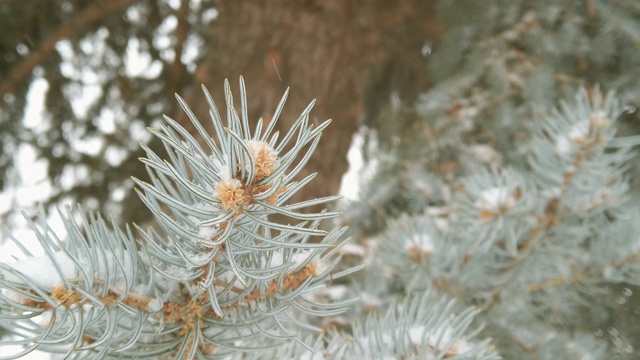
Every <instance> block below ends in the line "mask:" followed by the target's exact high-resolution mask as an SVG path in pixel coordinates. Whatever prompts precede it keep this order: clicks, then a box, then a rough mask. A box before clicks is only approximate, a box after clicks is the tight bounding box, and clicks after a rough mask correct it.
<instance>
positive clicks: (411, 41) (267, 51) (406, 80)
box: [176, 0, 440, 211]
mask: <svg viewBox="0 0 640 360" xmlns="http://www.w3.org/2000/svg"><path fill="white" fill-rule="evenodd" d="M433 8H434V6H433V3H432V1H414V0H403V1H398V2H393V3H389V2H387V1H384V0H367V1H359V2H353V1H286V0H276V1H232V0H228V1H221V2H219V3H218V6H217V10H218V11H219V14H218V18H217V19H216V21H215V22H214V25H213V29H212V32H211V37H210V39H209V44H208V48H207V56H206V58H205V60H204V61H203V63H202V64H201V65H200V66H199V68H198V69H197V73H196V81H195V83H194V85H198V86H197V87H196V86H194V87H193V88H191V89H190V90H189V91H188V92H187V94H185V98H186V100H187V103H188V104H190V105H191V106H192V109H193V110H194V112H195V113H196V115H197V116H198V118H199V119H201V120H202V119H208V117H209V115H208V107H207V104H206V102H205V100H204V97H203V96H202V95H201V94H200V89H199V84H200V83H202V84H205V85H206V86H207V87H208V88H209V90H210V91H211V92H212V95H213V97H214V99H215V101H216V104H217V105H218V106H220V107H222V106H223V105H224V100H223V99H224V93H223V91H222V82H223V80H224V79H225V78H228V79H229V81H230V82H231V84H232V87H233V88H234V93H236V98H238V95H237V93H238V86H237V80H238V77H239V76H240V75H242V76H243V77H244V79H245V82H246V84H247V88H248V100H249V115H250V121H251V122H252V123H253V124H255V121H257V119H258V118H260V117H262V118H264V120H265V122H266V123H268V121H269V120H270V119H271V117H272V115H273V112H274V110H275V108H276V106H277V104H278V101H279V99H280V97H281V96H282V94H283V93H284V91H285V89H286V88H287V86H290V95H289V100H288V101H287V106H285V110H284V112H283V114H282V115H281V117H280V119H279V121H278V126H277V127H276V130H280V132H281V134H282V133H283V131H285V130H286V129H288V128H289V127H290V126H291V125H292V123H293V122H294V121H295V120H296V119H297V117H298V115H299V114H300V113H301V112H302V110H303V109H304V108H305V107H306V106H307V105H308V103H309V102H310V101H311V100H312V99H314V98H317V103H316V106H315V109H314V111H313V112H312V113H311V121H313V122H315V123H320V122H322V121H324V120H325V119H327V118H332V119H333V123H332V124H331V125H330V126H329V128H328V129H327V130H325V132H324V135H323V138H322V140H321V141H320V145H319V147H318V149H317V150H316V152H315V154H314V156H313V157H312V158H311V160H310V162H309V165H308V166H307V167H306V173H304V174H301V175H302V176H306V175H308V174H309V173H312V172H317V173H318V175H317V177H316V178H315V180H314V181H312V182H311V183H310V184H309V185H307V186H306V188H305V189H303V190H302V191H300V192H299V193H298V194H297V195H296V196H295V197H294V198H292V199H291V200H289V201H290V202H291V203H293V202H297V201H300V200H303V199H311V198H314V197H322V196H327V195H332V194H336V193H338V191H339V187H340V181H341V178H342V175H343V174H344V173H345V172H346V170H347V168H348V163H347V159H346V154H347V151H348V149H349V146H350V144H351V139H352V136H353V134H354V132H355V131H356V130H357V128H358V126H359V124H360V121H361V120H362V118H363V116H364V114H365V110H367V109H365V104H367V106H368V107H371V106H369V105H370V103H372V101H366V99H365V98H366V97H367V94H370V93H375V94H380V93H381V92H382V93H385V94H386V96H387V98H386V99H388V94H389V93H390V92H392V91H397V92H400V93H401V94H404V93H407V91H406V90H407V89H412V90H411V91H410V92H411V93H412V94H413V95H411V94H407V95H408V97H412V96H414V95H415V93H416V91H417V89H420V90H421V91H424V90H425V88H426V84H427V82H428V81H427V79H426V75H425V74H426V69H425V67H424V63H425V59H424V56H423V55H422V54H421V51H420V50H421V47H422V44H424V42H426V41H437V39H438V38H439V34H440V28H439V26H438V25H437V24H436V23H435V22H434V19H433ZM394 69H395V70H394ZM397 69H401V71H397ZM374 75H375V76H374ZM398 76H401V77H402V79H401V81H400V82H402V84H397V81H396V82H395V83H394V80H393V79H391V78H394V77H398ZM372 77H373V78H374V81H371V78H372ZM396 80H397V79H396ZM380 85H382V86H383V87H386V89H382V90H380V89H376V90H375V91H370V90H368V87H369V86H378V87H379V86H380ZM386 99H384V98H383V100H382V101H386ZM409 101H411V99H410V100H409ZM377 102H378V101H377V99H376V101H373V104H374V107H375V106H377V105H376V103H377ZM368 110H372V109H368ZM223 116H224V115H223ZM176 117H177V119H178V121H180V122H181V123H182V124H183V125H184V126H185V127H187V128H188V127H189V126H190V124H189V121H188V120H187V119H186V118H185V116H184V115H182V114H176ZM312 210H314V211H317V210H319V209H312Z"/></svg>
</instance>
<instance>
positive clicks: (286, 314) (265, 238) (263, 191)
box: [0, 78, 360, 359]
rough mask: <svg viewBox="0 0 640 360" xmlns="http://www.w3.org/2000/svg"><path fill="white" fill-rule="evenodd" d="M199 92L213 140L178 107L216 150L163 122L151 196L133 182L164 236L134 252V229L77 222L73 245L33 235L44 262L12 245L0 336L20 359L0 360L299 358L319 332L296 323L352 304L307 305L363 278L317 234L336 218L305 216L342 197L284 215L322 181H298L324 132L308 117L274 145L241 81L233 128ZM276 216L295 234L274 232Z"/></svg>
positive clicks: (144, 233) (71, 224) (150, 164)
mask: <svg viewBox="0 0 640 360" xmlns="http://www.w3.org/2000/svg"><path fill="white" fill-rule="evenodd" d="M203 90H204V93H205V97H206V98H207V100H208V102H209V104H210V106H211V112H210V115H211V120H212V122H213V128H214V129H215V131H216V135H217V138H216V139H215V140H214V138H213V137H212V136H210V135H209V134H208V133H207V132H206V131H205V130H204V127H203V126H202V125H201V124H200V122H199V120H198V119H196V118H195V116H194V115H193V113H192V112H191V110H190V109H189V107H188V106H187V105H186V103H185V102H184V101H183V100H182V99H181V98H180V97H179V96H176V97H177V99H178V103H179V104H180V106H181V107H182V108H183V109H184V111H185V113H186V114H187V117H188V118H189V119H190V120H191V121H192V123H193V125H194V128H195V129H196V130H197V132H198V134H199V135H200V136H202V137H203V138H204V142H205V144H206V145H207V147H208V148H207V149H206V150H205V149H203V148H201V147H200V146H199V145H198V142H197V140H196V139H195V138H194V137H193V135H191V134H189V133H188V132H187V131H186V130H185V129H184V128H183V127H182V126H181V125H179V124H178V123H177V122H175V121H174V120H172V119H170V118H168V117H165V121H166V122H165V124H164V125H162V126H160V128H159V129H150V131H151V132H152V133H153V134H154V135H155V136H157V137H158V138H160V140H161V141H162V142H163V144H164V146H165V149H166V150H167V153H166V160H165V159H163V157H161V156H159V155H157V154H156V153H154V152H153V151H152V150H151V149H148V148H145V150H146V152H147V157H146V158H144V159H141V161H142V163H143V164H145V166H146V167H147V170H148V172H149V178H150V183H147V182H144V181H141V180H139V179H134V181H135V183H136V184H137V185H138V189H137V191H138V194H139V195H140V197H141V199H142V200H143V202H144V203H145V205H146V206H147V207H148V208H149V210H151V213H152V214H153V215H154V216H155V218H156V221H157V223H158V225H159V229H154V228H150V229H147V230H145V229H140V228H138V227H136V229H137V235H138V237H137V238H136V237H134V234H133V232H132V231H131V230H130V228H129V227H127V228H126V230H125V231H122V230H120V229H119V228H118V227H117V226H115V225H114V224H111V225H107V223H106V222H105V221H103V220H102V218H101V217H100V216H99V215H94V214H87V213H85V212H84V211H83V210H81V209H77V210H73V211H72V210H71V209H68V210H67V212H66V213H65V214H64V216H62V218H63V219H64V224H65V227H66V234H67V235H66V238H65V239H61V238H59V237H58V235H56V234H55V233H54V232H53V231H52V230H51V228H49V227H48V226H47V224H46V223H44V222H43V223H42V224H37V223H34V222H31V223H30V225H31V228H32V229H33V231H34V232H36V234H37V235H38V239H39V241H40V245H41V247H42V249H43V250H44V255H43V256H41V257H34V256H33V255H32V254H31V253H30V252H29V251H28V250H27V249H26V248H24V247H22V246H21V245H20V242H19V241H18V240H16V239H13V240H14V241H15V242H16V243H17V244H18V245H19V247H20V248H22V249H23V250H24V251H23V252H24V259H22V260H20V261H18V262H16V263H13V264H4V263H0V286H1V287H2V293H0V314H1V316H2V317H3V320H2V321H0V326H2V327H3V328H5V329H6V330H7V331H9V332H10V333H12V334H14V335H15V337H13V338H11V339H7V340H5V341H3V342H2V344H5V345H7V344H15V345H21V346H23V347H24V348H25V350H24V351H23V352H20V353H19V354H13V355H10V356H8V357H4V358H6V359H15V358H18V357H20V356H23V355H24V354H26V353H28V352H30V351H33V350H35V349H39V350H43V351H49V352H53V353H60V354H62V355H63V357H65V358H81V357H86V356H91V357H92V358H98V359H100V358H155V357H157V356H159V355H169V356H171V357H174V358H177V359H194V358H203V357H217V356H225V354H229V353H246V352H250V351H251V350H263V349H265V348H268V347H273V346H277V345H281V344H283V343H286V342H287V341H294V342H298V343H301V344H302V342H301V340H300V339H298V335H297V332H298V330H296V329H307V328H309V327H311V328H313V326H310V325H307V324H304V322H303V321H300V320H296V319H295V318H296V317H299V316H300V314H304V317H313V316H335V315H337V314H340V313H341V312H343V311H344V310H345V309H346V308H347V307H348V306H349V305H350V304H352V303H353V302H354V301H356V300H357V299H349V300H342V301H329V302H326V301H325V302H321V301H318V300H314V298H313V296H312V295H313V294H314V293H316V292H318V291H322V290H323V289H325V282H326V281H327V280H328V279H329V278H331V279H338V278H341V277H343V276H347V275H349V274H351V273H352V272H354V271H357V270H358V269H359V268H360V267H353V268H349V269H346V270H345V269H343V270H340V271H334V268H335V267H336V265H337V264H338V262H339V260H340V254H339V250H340V248H342V247H343V246H344V245H345V244H346V243H347V240H345V239H344V237H343V235H344V233H345V229H344V228H336V229H334V230H331V231H325V230H322V229H321V228H320V225H321V222H322V220H325V219H329V218H332V217H335V216H336V215H337V214H338V213H336V212H329V211H322V212H320V213H312V214H307V213H301V212H299V210H300V209H302V208H305V207H308V206H315V205H318V204H326V203H328V202H331V201H334V200H336V199H337V198H338V197H335V196H331V197H324V198H319V199H312V200H307V201H303V202H299V203H294V204H288V203H287V200H288V199H289V198H290V197H291V195H293V194H294V193H295V192H296V191H298V190H300V189H301V188H302V187H303V186H304V185H306V184H307V183H308V182H309V181H311V180H312V179H313V177H314V175H313V174H312V175H310V176H307V177H306V178H304V179H303V180H301V181H298V182H296V181H293V178H294V177H295V175H296V174H297V173H298V172H300V171H301V170H302V168H303V167H304V164H305V163H306V161H307V160H308V159H309V157H310V155H311V153H312V152H313V151H314V149H315V147H316V146H317V144H318V141H319V139H320V135H321V132H322V130H323V129H324V128H326V126H327V125H328V124H329V121H326V122H324V123H322V124H320V125H318V126H314V125H313V124H309V112H310V111H311V107H312V105H313V103H312V104H311V105H310V106H309V107H308V108H307V109H306V110H305V111H304V112H303V113H302V115H301V116H300V117H299V118H298V121H296V123H295V124H294V125H293V127H292V128H291V129H290V131H289V132H288V133H287V134H286V135H285V136H284V137H282V140H281V141H278V138H279V134H278V133H274V134H271V132H272V130H273V122H272V123H271V124H270V125H269V126H268V127H267V128H266V129H265V131H264V132H262V127H263V126H262V122H261V121H260V122H259V123H258V126H257V127H256V131H255V132H253V133H252V132H251V131H250V126H249V119H248V116H247V99H246V89H245V85H244V81H243V79H242V78H240V93H241V98H240V106H241V107H240V114H238V113H237V112H236V109H235V103H234V100H233V97H232V94H231V89H230V85H229V83H228V82H225V97H226V108H227V111H226V122H224V123H223V121H222V119H221V117H220V114H219V112H218V110H217V108H216V105H215V104H214V102H213V100H212V97H211V96H210V95H209V93H208V91H207V90H206V89H204V88H203ZM284 99H286V94H285V96H284V98H283V100H282V101H281V103H280V105H279V106H278V109H277V113H276V114H275V116H274V120H273V121H276V120H277V117H278V115H279V112H280V111H281V110H282V106H283V105H284ZM288 145H290V146H288ZM285 148H288V150H286V151H285V150H284V149H285ZM274 214H279V215H284V216H286V217H289V218H290V219H291V223H287V224H283V223H277V222H273V221H272V220H271V219H270V216H272V215H274ZM78 217H79V218H80V220H79V221H77V220H76V218H78ZM42 219H44V215H42ZM292 312H293V313H295V314H296V315H295V316H294V315H293V313H292ZM43 319H44V320H43ZM305 346H307V347H308V345H305Z"/></svg>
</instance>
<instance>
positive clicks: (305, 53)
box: [0, 0, 441, 223]
mask: <svg viewBox="0 0 640 360" xmlns="http://www.w3.org/2000/svg"><path fill="white" fill-rule="evenodd" d="M432 8H433V2H431V1H426V2H425V1H409V0H403V1H400V2H398V3H396V4H393V5H391V4H389V3H388V2H385V1H381V0H367V1H364V2H357V3H356V2H341V1H329V2H325V1H300V2H298V1H296V2H290V1H268V2H254V1H249V2H245V1H241V2H239V1H207V0H183V1H180V0H174V1H157V2H156V1H133V0H116V1H98V2H95V1H62V2H46V1H28V2H21V1H8V2H2V3H0V19H1V21H0V23H1V25H0V26H1V27H2V29H1V30H2V31H1V34H0V49H1V52H2V57H1V58H0V104H1V105H2V107H1V110H0V134H1V136H2V139H1V142H2V145H3V152H2V155H1V156H0V171H1V172H2V173H3V174H4V176H3V177H2V178H0V186H1V188H2V189H7V188H16V187H18V188H20V187H22V188H24V189H27V190H25V191H27V192H29V193H30V195H32V196H31V197H33V196H35V199H34V200H35V201H38V202H43V203H44V204H46V205H47V207H48V208H50V209H51V207H50V206H49V205H54V206H57V205H60V204H62V203H69V202H79V203H81V204H84V205H85V206H87V207H88V208H90V209H98V210H102V211H103V212H105V213H108V214H110V215H112V216H115V217H116V219H119V220H121V221H127V222H137V223H144V222H145V221H146V220H147V219H146V216H147V215H146V212H144V211H140V209H141V206H142V203H141V202H140V201H139V200H138V199H137V197H136V196H134V195H133V193H132V187H133V183H132V182H131V181H130V179H129V177H130V176H138V177H143V176H144V169H143V168H141V166H140V164H139V162H138V160H137V158H138V156H139V155H140V147H139V145H138V144H139V143H140V142H142V143H146V144H147V145H148V146H150V147H151V148H152V149H153V148H155V147H157V146H159V145H160V144H159V142H158V143H150V144H149V143H147V142H149V141H151V140H150V137H147V136H146V135H144V131H142V130H143V129H144V128H145V127H147V126H150V125H151V124H152V123H153V122H154V121H157V120H158V119H160V118H161V116H162V114H166V115H168V116H170V117H173V118H175V119H176V120H178V121H179V122H180V123H182V124H183V125H185V126H186V127H189V126H190V124H189V122H188V121H187V120H186V118H185V116H184V115H182V114H181V113H180V111H178V110H177V109H176V108H175V102H174V101H173V93H180V94H182V95H183V96H184V97H185V99H186V100H187V102H188V103H189V104H191V106H192V108H193V109H194V112H195V113H196V115H198V116H199V117H200V118H204V119H206V118H207V117H208V113H207V112H208V108H207V106H206V104H205V102H204V100H203V99H202V97H201V96H193V94H194V93H196V94H197V93H199V89H200V84H205V85H206V86H208V87H209V88H210V89H216V88H218V87H219V84H221V83H222V80H223V79H224V78H230V79H237V78H238V76H239V75H241V74H242V75H243V76H244V77H245V79H246V80H247V84H249V92H250V96H249V97H250V98H252V99H254V101H253V102H252V103H251V104H250V106H251V108H250V114H251V116H252V118H254V119H257V118H258V117H263V118H264V119H265V120H266V121H268V120H269V118H270V116H271V114H273V111H274V110H275V107H276V105H277V103H278V101H279V99H280V96H281V94H282V93H283V92H284V90H285V89H286V88H287V87H288V86H291V95H290V97H289V101H288V104H289V105H288V106H287V107H286V109H285V111H286V113H285V114H284V116H283V118H282V119H283V121H282V122H281V123H280V124H279V125H278V126H279V127H282V128H288V127H289V126H290V125H291V123H292V122H293V121H295V117H296V116H297V114H299V113H300V111H301V110H302V109H304V107H306V105H307V104H308V102H309V101H311V100H312V99H314V98H317V103H316V104H317V105H316V107H315V108H316V111H315V112H314V116H315V117H316V120H317V121H321V120H325V119H327V118H333V120H334V124H333V126H331V128H330V129H329V130H328V133H327V134H326V135H325V137H329V138H330V139H331V140H330V141H324V142H321V144H320V148H319V149H318V150H317V151H316V155H315V156H314V158H313V159H312V160H311V164H310V166H309V167H308V171H309V172H318V173H319V176H318V178H317V179H316V180H315V181H314V182H313V183H312V184H311V185H310V186H309V187H308V188H307V190H306V191H308V193H300V194H299V195H298V196H300V197H301V198H308V197H309V194H312V196H318V197H320V196H326V195H329V194H334V193H337V192H338V189H339V186H340V180H341V177H342V174H343V173H344V172H345V171H346V170H347V167H348V164H347V160H346V153H347V150H348V149H349V146H350V144H351V139H352V136H353V134H354V132H355V131H356V130H357V128H358V126H359V124H360V123H361V122H362V120H363V119H364V118H365V117H375V114H376V113H377V112H378V111H379V109H380V106H381V104H383V103H384V102H385V101H386V100H387V99H388V97H389V96H388V95H389V94H390V93H392V92H393V93H396V94H398V95H399V96H401V97H403V98H406V101H407V102H412V101H413V100H414V99H415V98H416V96H417V93H418V91H423V90H424V89H426V88H427V87H428V84H429V81H428V75H427V73H426V72H425V71H424V70H425V61H426V59H427V58H426V56H424V54H423V53H421V51H420V49H421V48H422V47H423V46H424V45H425V44H427V45H429V44H433V43H435V42H436V41H437V39H438V37H439V36H440V33H441V30H440V26H439V25H438V24H437V22H435V20H434V18H433V14H434V11H433V9H432ZM233 82H235V81H233ZM251 94H254V95H251ZM213 95H214V97H215V99H216V100H218V101H221V99H222V98H221V96H222V92H221V91H215V90H214V91H213ZM42 97H43V98H44V104H43V105H44V106H43V107H42V111H41V112H36V113H35V114H34V113H33V112H32V113H29V110H28V109H29V102H30V101H33V102H38V101H42V100H40V99H41V98H42ZM205 123H206V122H205ZM22 152H27V153H28V154H29V155H30V156H31V157H30V159H31V161H34V162H37V163H39V164H40V166H41V167H43V168H44V169H46V176H43V177H42V178H39V179H37V181H36V180H33V179H24V178H21V177H20V173H19V172H18V171H17V169H16V167H15V164H16V162H17V156H18V154H20V153H22ZM25 182H26V183H27V184H29V185H28V186H27V185H25ZM34 182H37V184H34ZM21 184H22V185H21ZM21 199H22V197H21V196H19V194H16V193H15V192H10V193H9V195H7V196H5V197H3V200H2V201H3V202H5V204H6V205H5V206H3V207H2V211H3V214H2V216H3V217H4V218H5V219H6V218H7V217H15V216H16V214H17V212H18V210H27V211H29V208H30V207H31V206H32V205H33V202H32V201H26V200H25V201H21ZM9 203H11V204H10V205H9ZM141 217H142V218H141Z"/></svg>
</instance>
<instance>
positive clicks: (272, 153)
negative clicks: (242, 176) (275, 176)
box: [247, 140, 278, 180]
mask: <svg viewBox="0 0 640 360" xmlns="http://www.w3.org/2000/svg"><path fill="white" fill-rule="evenodd" d="M247 145H248V146H249V150H250V151H251V156H253V160H254V161H255V177H256V179H257V180H261V179H264V178H265V177H267V176H269V175H271V174H272V173H273V172H274V171H275V169H276V167H278V153H277V152H276V150H275V149H274V148H272V147H271V145H269V144H267V143H266V142H264V141H257V140H251V141H249V142H248V144H247Z"/></svg>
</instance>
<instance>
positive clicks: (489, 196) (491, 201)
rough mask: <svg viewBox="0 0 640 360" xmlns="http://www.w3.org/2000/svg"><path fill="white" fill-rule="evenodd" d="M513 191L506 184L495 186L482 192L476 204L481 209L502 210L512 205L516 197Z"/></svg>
mask: <svg viewBox="0 0 640 360" xmlns="http://www.w3.org/2000/svg"><path fill="white" fill-rule="evenodd" d="M510 193H511V191H510V190H509V188H507V187H505V186H495V187H492V188H489V189H487V190H485V191H483V192H482V193H480V196H479V198H478V200H476V202H475V206H476V207H478V208H480V209H485V210H492V211H496V212H498V211H500V210H501V209H503V208H505V207H506V208H510V207H512V206H513V205H514V204H515V202H516V199H515V198H514V197H513V196H512V195H511V194H510Z"/></svg>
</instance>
